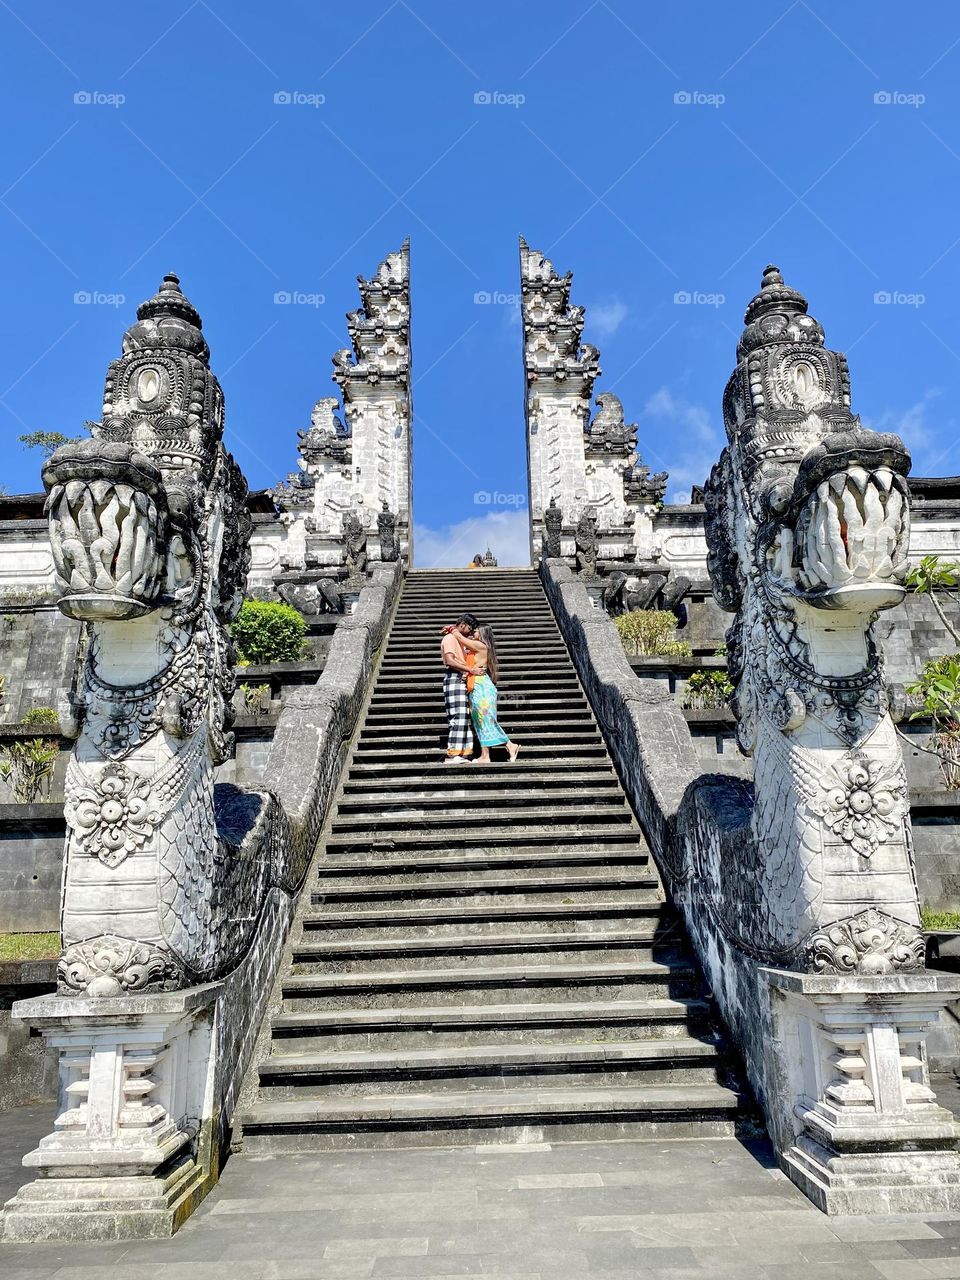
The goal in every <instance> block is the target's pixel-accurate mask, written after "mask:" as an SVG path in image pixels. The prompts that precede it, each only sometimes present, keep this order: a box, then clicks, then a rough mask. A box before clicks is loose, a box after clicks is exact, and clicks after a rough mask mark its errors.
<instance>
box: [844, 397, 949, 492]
mask: <svg viewBox="0 0 960 1280" xmlns="http://www.w3.org/2000/svg"><path fill="white" fill-rule="evenodd" d="M941 394H942V393H941V392H940V390H939V389H938V388H936V387H931V388H930V389H929V390H927V391H925V392H924V393H923V395H922V396H921V397H920V399H919V400H917V401H916V402H915V403H914V404H911V405H908V407H907V408H906V409H884V411H883V413H881V414H880V415H879V417H877V418H868V417H866V415H864V416H863V418H862V421H863V425H864V426H865V427H871V428H872V429H873V430H874V431H893V432H895V433H896V434H897V435H898V436H900V438H901V439H902V440H903V443H904V444H905V445H906V446H907V448H908V449H909V450H910V451H911V453H913V455H914V461H915V464H916V463H917V462H919V461H921V459H922V460H924V461H923V465H924V467H925V468H926V469H927V474H931V473H933V474H939V473H940V470H941V467H940V466H939V463H940V462H941V460H942V461H945V460H946V456H947V454H949V453H951V452H952V450H953V444H954V441H955V438H956V436H955V432H953V431H952V430H948V428H950V427H951V424H950V423H948V422H946V421H943V422H940V423H938V424H937V425H938V427H939V431H938V430H935V429H934V427H933V426H932V425H931V423H930V422H928V421H927V412H928V410H929V409H930V406H931V405H932V404H933V403H934V401H935V400H937V399H939V397H940V395H941ZM944 439H947V440H948V441H949V444H948V446H947V448H946V450H944V451H943V452H941V451H940V449H941V448H942V441H943V440H944ZM938 446H940V448H938ZM938 455H939V456H938ZM914 472H915V473H917V474H921V473H920V472H918V471H917V466H916V465H914Z"/></svg>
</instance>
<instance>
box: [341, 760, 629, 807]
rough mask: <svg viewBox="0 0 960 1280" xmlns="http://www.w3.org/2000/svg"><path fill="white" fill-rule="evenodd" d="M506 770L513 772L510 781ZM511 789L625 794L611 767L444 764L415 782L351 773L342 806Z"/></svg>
mask: <svg viewBox="0 0 960 1280" xmlns="http://www.w3.org/2000/svg"><path fill="white" fill-rule="evenodd" d="M503 768H508V769H509V770H510V773H509V775H508V776H506V777H505V776H504V773H503ZM507 787H511V788H515V789H517V790H520V791H527V790H529V789H530V788H531V787H535V788H536V795H538V796H543V795H544V793H545V792H546V793H552V792H554V791H558V792H565V791H567V790H569V789H571V788H574V787H587V788H589V789H590V791H592V792H593V793H595V794H597V795H599V794H600V793H601V792H607V791H613V792H615V793H616V794H617V795H622V794H623V793H622V791H621V790H620V780H619V778H618V777H617V775H616V773H615V772H614V770H613V769H612V768H610V766H609V765H595V766H594V767H593V768H592V769H587V768H583V767H579V768H578V767H576V765H573V766H572V767H571V768H569V769H567V770H566V771H564V772H560V771H556V772H555V771H554V770H553V769H552V768H551V769H550V771H549V772H548V771H547V769H546V768H540V767H539V766H538V767H537V768H534V766H532V765H526V764H515V765H512V764H509V763H507V764H505V765H504V766H502V767H501V768H497V767H496V766H495V765H489V766H488V765H484V766H483V767H482V768H480V769H473V770H463V769H461V770H459V771H457V770H451V769H450V768H449V767H448V766H447V765H445V764H440V765H437V766H436V767H435V768H432V769H431V771H430V775H429V777H425V776H424V775H423V771H422V769H421V768H419V767H418V768H417V776H416V777H415V778H411V776H410V773H409V771H407V772H406V773H405V774H401V773H396V772H395V771H391V772H390V773H385V772H383V773H381V771H379V770H375V769H372V768H367V767H364V770H363V772H362V773H359V772H355V771H354V770H351V771H350V776H349V777H348V778H347V781H346V782H345V783H344V785H343V796H344V798H343V800H342V801H341V803H344V802H347V803H351V804H352V802H353V801H354V800H355V799H357V800H359V799H363V798H366V799H367V800H370V799H372V798H373V797H374V796H383V797H384V798H386V796H387V795H393V794H395V793H396V792H401V793H402V794H404V795H406V796H407V797H409V798H410V799H411V800H413V799H415V798H417V797H420V796H428V795H429V796H439V795H447V794H451V795H463V796H464V797H470V796H475V795H478V794H481V795H483V794H487V793H488V792H490V791H499V790H501V789H504V788H507ZM507 794H513V793H512V792H509V793H507ZM552 798H553V797H552V795H551V799H552Z"/></svg>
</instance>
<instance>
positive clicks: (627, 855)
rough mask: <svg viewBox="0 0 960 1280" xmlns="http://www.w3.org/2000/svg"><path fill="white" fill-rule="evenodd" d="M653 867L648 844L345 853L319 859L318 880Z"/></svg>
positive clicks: (559, 872) (557, 873)
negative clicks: (435, 851)
mask: <svg viewBox="0 0 960 1280" xmlns="http://www.w3.org/2000/svg"><path fill="white" fill-rule="evenodd" d="M649 866H650V855H649V853H648V852H647V848H646V845H645V844H636V845H624V846H622V847H621V846H614V847H613V848H612V849H611V848H605V847H603V846H600V847H598V848H596V849H591V848H589V847H588V848H584V847H582V846H574V847H573V848H571V849H568V850H567V851H566V852H562V853H561V852H558V850H557V849H555V848H550V849H545V850H544V849H506V850H501V851H499V852H497V853H482V854H481V853H476V852H474V850H472V849H470V850H467V851H466V852H464V853H458V854H449V855H448V854H446V853H444V854H437V853H433V854H429V853H418V854H414V855H410V854H409V852H408V851H407V850H404V849H401V850H400V851H398V852H396V853H394V852H392V851H391V852H387V853H375V854H372V853H367V852H366V851H365V850H361V849H357V850H346V849H343V850H341V851H340V853H339V854H338V856H337V857H336V858H332V857H330V856H329V855H328V856H326V857H323V858H321V859H320V860H319V862H318V863H317V867H316V878H317V879H318V880H322V881H323V882H324V884H329V883H330V881H331V880H336V879H338V878H340V877H344V876H346V877H351V878H357V877H367V876H373V877H376V878H377V879H379V878H381V877H384V876H415V875H419V876H424V875H427V874H431V875H433V874H437V873H439V874H446V873H448V872H449V873H453V874H455V875H466V874H468V873H469V874H472V875H476V876H480V877H488V876H491V875H493V876H497V875H502V874H503V873H504V872H505V871H509V872H511V874H513V875H519V874H527V873H529V874H531V875H539V876H543V877H544V878H549V877H550V876H552V875H565V874H568V873H569V872H570V871H571V870H573V871H579V872H581V873H583V874H589V872H590V871H592V870H593V869H595V868H596V869H599V870H601V871H602V870H603V869H605V868H610V867H631V868H635V869H639V870H641V871H643V870H647V869H648V868H649Z"/></svg>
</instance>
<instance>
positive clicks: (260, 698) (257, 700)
mask: <svg viewBox="0 0 960 1280" xmlns="http://www.w3.org/2000/svg"><path fill="white" fill-rule="evenodd" d="M240 692H241V694H243V705H244V708H245V709H246V710H247V711H249V712H250V713H251V714H252V715H255V716H262V715H264V714H266V711H267V705H266V704H268V703H269V701H270V686H269V685H268V684H242V685H241V686H240Z"/></svg>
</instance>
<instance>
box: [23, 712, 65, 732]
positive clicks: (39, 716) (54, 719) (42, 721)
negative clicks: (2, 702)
mask: <svg viewBox="0 0 960 1280" xmlns="http://www.w3.org/2000/svg"><path fill="white" fill-rule="evenodd" d="M20 723H21V724H39V725H43V726H44V727H45V728H48V729H55V728H56V727H57V726H58V725H59V724H60V717H59V716H58V715H57V713H56V711H54V709H53V707H33V709H32V710H30V711H28V712H27V714H26V715H25V716H22V717H21V719H20Z"/></svg>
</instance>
